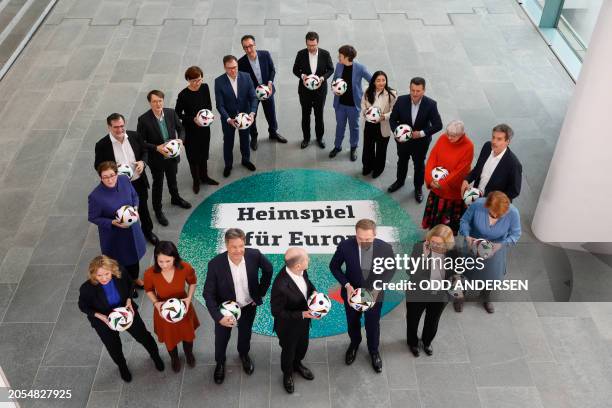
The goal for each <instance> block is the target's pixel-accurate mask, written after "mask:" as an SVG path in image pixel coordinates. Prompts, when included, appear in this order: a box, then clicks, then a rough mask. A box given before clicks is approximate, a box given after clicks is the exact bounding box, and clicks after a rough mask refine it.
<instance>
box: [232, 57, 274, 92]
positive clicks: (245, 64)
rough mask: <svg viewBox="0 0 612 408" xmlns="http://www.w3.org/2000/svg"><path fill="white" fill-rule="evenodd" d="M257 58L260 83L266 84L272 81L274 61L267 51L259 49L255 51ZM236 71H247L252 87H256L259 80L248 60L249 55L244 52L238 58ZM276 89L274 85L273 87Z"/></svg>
mask: <svg viewBox="0 0 612 408" xmlns="http://www.w3.org/2000/svg"><path fill="white" fill-rule="evenodd" d="M257 59H258V60H259V69H260V70H261V80H262V81H263V82H262V84H264V85H267V84H268V81H269V82H274V76H275V75H276V70H275V69H274V62H273V61H272V56H271V55H270V53H269V52H268V51H265V50H261V51H257ZM238 71H240V72H244V73H247V74H249V75H250V76H251V81H253V87H255V88H257V85H259V82H258V81H257V77H256V76H255V73H254V72H253V68H251V63H250V62H249V57H248V56H247V55H246V54H244V55H243V56H242V57H240V59H239V60H238ZM274 90H276V87H275V88H274Z"/></svg>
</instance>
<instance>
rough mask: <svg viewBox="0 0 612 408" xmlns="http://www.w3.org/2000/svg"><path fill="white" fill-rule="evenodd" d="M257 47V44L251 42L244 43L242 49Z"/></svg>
mask: <svg viewBox="0 0 612 408" xmlns="http://www.w3.org/2000/svg"><path fill="white" fill-rule="evenodd" d="M253 47H255V44H251V45H243V46H242V49H243V50H250V49H251V48H253Z"/></svg>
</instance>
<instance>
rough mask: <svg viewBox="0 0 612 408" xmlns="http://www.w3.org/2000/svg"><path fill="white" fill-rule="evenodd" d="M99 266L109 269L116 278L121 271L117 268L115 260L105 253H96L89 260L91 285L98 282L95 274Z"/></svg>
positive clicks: (119, 275)
mask: <svg viewBox="0 0 612 408" xmlns="http://www.w3.org/2000/svg"><path fill="white" fill-rule="evenodd" d="M100 268H104V269H106V270H107V271H110V272H111V274H112V275H113V276H114V277H116V278H117V279H119V278H121V271H120V270H119V264H118V263H117V261H115V260H114V259H113V258H111V257H108V256H106V255H98V256H96V257H95V258H94V259H92V260H91V262H89V282H91V284H92V285H97V284H98V283H99V282H98V279H97V278H96V274H97V273H98V269H100Z"/></svg>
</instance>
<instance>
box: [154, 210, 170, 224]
mask: <svg viewBox="0 0 612 408" xmlns="http://www.w3.org/2000/svg"><path fill="white" fill-rule="evenodd" d="M155 218H157V222H159V224H160V225H162V226H164V227H167V226H168V219H167V218H166V216H165V215H164V213H163V212H162V211H157V212H155Z"/></svg>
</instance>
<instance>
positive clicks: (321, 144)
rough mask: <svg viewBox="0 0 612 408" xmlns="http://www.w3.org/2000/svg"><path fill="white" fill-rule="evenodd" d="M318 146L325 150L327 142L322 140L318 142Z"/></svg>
mask: <svg viewBox="0 0 612 408" xmlns="http://www.w3.org/2000/svg"><path fill="white" fill-rule="evenodd" d="M317 145H318V146H319V147H320V148H321V149H325V142H324V141H323V139H321V140H317Z"/></svg>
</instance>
